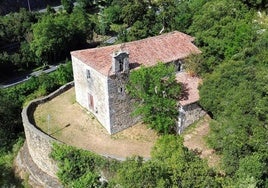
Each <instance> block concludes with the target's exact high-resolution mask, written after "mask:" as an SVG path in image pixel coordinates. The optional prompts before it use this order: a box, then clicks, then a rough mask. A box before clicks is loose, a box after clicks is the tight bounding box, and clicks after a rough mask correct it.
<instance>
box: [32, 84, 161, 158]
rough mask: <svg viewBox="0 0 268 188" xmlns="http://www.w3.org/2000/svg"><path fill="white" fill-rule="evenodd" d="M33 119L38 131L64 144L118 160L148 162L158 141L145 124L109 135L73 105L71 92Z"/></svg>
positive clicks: (88, 114) (48, 103)
mask: <svg viewBox="0 0 268 188" xmlns="http://www.w3.org/2000/svg"><path fill="white" fill-rule="evenodd" d="M34 117H35V121H36V125H38V126H39V128H40V129H41V130H43V131H44V132H47V133H48V134H50V135H51V136H53V137H55V138H56V139H58V140H61V141H63V142H65V143H66V144H70V145H73V146H76V147H80V148H83V149H87V150H91V151H94V152H96V153H99V154H102V155H108V156H113V157H117V158H124V157H129V156H133V155H139V156H143V157H145V158H149V157H150V151H151V148H152V147H153V145H154V143H155V141H156V139H157V137H158V136H157V134H156V133H155V132H154V131H153V130H150V129H148V128H147V127H146V126H145V125H144V124H137V125H135V126H133V127H131V128H129V129H126V130H124V131H122V132H120V133H117V134H114V135H109V134H108V133H107V131H106V130H105V129H104V128H103V127H102V126H101V125H100V123H99V122H98V121H97V120H96V118H95V117H94V116H92V115H91V114H90V113H88V112H87V111H86V110H85V109H83V108H81V107H80V105H78V104H77V103H76V102H75V94H74V89H73V88H72V89H70V90H68V91H67V92H65V93H63V94H62V95H60V96H58V97H56V98H54V99H52V100H51V101H49V102H47V103H45V104H42V105H39V106H38V107H37V109H36V111H35V113H34Z"/></svg>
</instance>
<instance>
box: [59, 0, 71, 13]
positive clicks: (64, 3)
mask: <svg viewBox="0 0 268 188" xmlns="http://www.w3.org/2000/svg"><path fill="white" fill-rule="evenodd" d="M61 4H62V6H63V7H64V10H65V11H66V12H67V13H68V14H70V13H72V11H73V8H74V4H73V0H61Z"/></svg>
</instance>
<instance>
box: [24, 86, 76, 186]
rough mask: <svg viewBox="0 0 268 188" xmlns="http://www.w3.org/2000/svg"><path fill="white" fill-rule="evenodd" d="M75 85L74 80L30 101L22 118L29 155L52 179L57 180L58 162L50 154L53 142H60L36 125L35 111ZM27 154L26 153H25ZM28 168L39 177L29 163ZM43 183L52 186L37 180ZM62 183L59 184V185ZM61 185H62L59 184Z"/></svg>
mask: <svg viewBox="0 0 268 188" xmlns="http://www.w3.org/2000/svg"><path fill="white" fill-rule="evenodd" d="M71 87H73V82H71V83H69V84H66V85H64V86H62V87H61V88H59V89H58V90H56V91H55V92H53V93H51V94H50V95H48V96H46V97H44V98H41V99H36V100H33V101H32V102H30V104H29V105H28V106H26V107H25V108H24V109H23V111H22V120H23V126H24V132H25V136H26V143H27V145H26V147H27V148H26V149H25V150H26V151H27V152H29V156H30V157H31V159H32V161H33V163H35V165H34V166H37V167H38V168H39V169H40V170H41V171H42V172H44V173H45V174H47V175H49V176H50V177H51V179H53V180H54V181H56V182H57V176H56V173H57V170H58V167H57V164H56V162H55V161H54V160H52V159H51V158H50V157H49V155H50V152H51V150H52V144H53V142H58V143H60V142H59V141H57V140H56V139H54V138H52V137H50V136H48V135H47V134H45V133H44V132H42V131H41V130H39V129H38V128H37V127H36V126H35V121H34V117H33V112H34V111H35V109H36V107H37V106H38V105H39V104H41V103H45V102H46V101H49V100H51V99H52V98H54V97H56V96H58V95H60V94H61V93H63V92H65V91H66V90H68V89H70V88H71ZM24 155H26V154H24ZM28 170H29V173H30V176H31V173H32V177H38V176H37V175H36V174H34V172H35V170H34V169H31V167H29V165H28ZM36 181H38V182H39V183H40V184H41V185H44V187H50V186H48V185H47V184H46V182H42V178H40V179H38V180H36ZM59 185H60V184H58V186H59ZM59 187H60V186H59Z"/></svg>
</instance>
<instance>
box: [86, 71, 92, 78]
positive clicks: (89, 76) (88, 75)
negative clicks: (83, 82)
mask: <svg viewBox="0 0 268 188" xmlns="http://www.w3.org/2000/svg"><path fill="white" fill-rule="evenodd" d="M90 78H91V75H90V70H87V79H90Z"/></svg>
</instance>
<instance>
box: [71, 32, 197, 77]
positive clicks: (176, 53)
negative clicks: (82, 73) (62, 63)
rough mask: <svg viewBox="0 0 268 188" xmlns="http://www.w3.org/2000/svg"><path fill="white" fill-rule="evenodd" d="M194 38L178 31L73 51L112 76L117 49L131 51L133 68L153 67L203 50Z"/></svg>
mask: <svg viewBox="0 0 268 188" xmlns="http://www.w3.org/2000/svg"><path fill="white" fill-rule="evenodd" d="M193 40H194V38H193V37H191V36H189V35H187V34H184V33H181V32H178V31H174V32H170V33H166V34H162V35H159V36H155V37H149V38H146V39H142V40H137V41H133V42H127V43H123V44H117V45H112V46H106V47H99V48H91V49H85V50H78V51H73V52H71V55H72V56H73V57H75V58H77V59H79V60H80V61H82V62H83V63H85V64H87V65H88V66H90V67H92V68H94V69H95V70H97V71H98V72H100V73H102V74H103V75H106V76H108V75H109V73H110V70H111V67H112V54H113V52H116V51H120V50H122V51H127V52H128V53H129V63H130V64H129V65H130V68H135V67H138V66H140V65H144V66H153V65H156V64H157V63H158V62H160V61H161V62H165V63H167V62H172V61H175V60H178V59H183V58H185V57H187V56H189V55H190V54H197V53H201V51H200V50H199V49H198V48H197V47H196V46H195V45H194V44H193V43H192V42H193Z"/></svg>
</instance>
